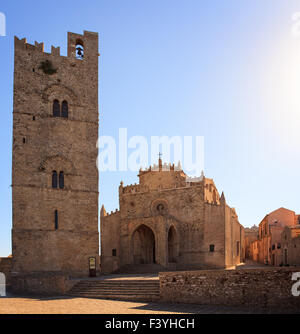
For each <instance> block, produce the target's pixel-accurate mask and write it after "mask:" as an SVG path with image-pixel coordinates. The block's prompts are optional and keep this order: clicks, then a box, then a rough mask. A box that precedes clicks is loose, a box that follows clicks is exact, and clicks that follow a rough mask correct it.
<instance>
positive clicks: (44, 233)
mask: <svg viewBox="0 0 300 334" xmlns="http://www.w3.org/2000/svg"><path fill="white" fill-rule="evenodd" d="M98 56H99V54H98V34H97V33H93V32H88V31H85V32H84V34H83V35H80V34H74V33H68V54H67V56H66V57H65V56H61V55H60V48H59V47H58V48H55V47H53V46H52V48H51V53H46V52H44V44H43V43H37V42H36V43H35V45H30V44H28V43H27V41H26V39H25V38H24V39H21V40H20V39H18V38H17V37H15V62H14V63H15V65H14V105H13V153H12V154H13V157H12V166H13V167H12V168H13V169H12V200H13V227H12V251H13V263H12V276H13V277H12V278H15V279H16V280H17V278H18V277H19V278H20V277H22V276H24V275H26V274H32V273H42V274H43V275H44V274H45V273H48V272H49V273H50V272H51V273H52V274H53V273H59V274H60V275H61V274H68V275H71V276H83V277H86V276H88V275H89V258H91V257H93V258H95V259H96V267H97V270H99V234H98V169H97V167H96V159H97V154H98V150H97V139H98ZM16 282H17V281H16ZM24 284H25V283H24ZM25 285H26V284H25Z"/></svg>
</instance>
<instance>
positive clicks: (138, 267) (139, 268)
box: [118, 263, 166, 274]
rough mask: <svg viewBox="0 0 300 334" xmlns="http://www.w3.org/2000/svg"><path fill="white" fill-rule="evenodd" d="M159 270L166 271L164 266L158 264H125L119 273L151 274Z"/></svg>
mask: <svg viewBox="0 0 300 334" xmlns="http://www.w3.org/2000/svg"><path fill="white" fill-rule="evenodd" d="M160 271H166V268H165V267H163V266H161V265H159V264H154V263H153V264H127V265H125V266H123V267H122V268H121V269H120V270H118V272H119V273H126V274H151V273H159V272H160Z"/></svg>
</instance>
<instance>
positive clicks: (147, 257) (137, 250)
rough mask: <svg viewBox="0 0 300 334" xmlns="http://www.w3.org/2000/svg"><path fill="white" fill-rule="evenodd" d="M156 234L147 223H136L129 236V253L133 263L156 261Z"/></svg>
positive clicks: (152, 262) (151, 262)
mask: <svg viewBox="0 0 300 334" xmlns="http://www.w3.org/2000/svg"><path fill="white" fill-rule="evenodd" d="M157 253H158V252H157V235H156V233H155V231H154V230H153V228H152V227H151V226H150V225H149V224H147V223H144V222H143V223H141V224H138V225H137V226H136V227H135V229H134V230H133V232H132V233H131V236H130V254H131V263H133V264H136V265H138V264H154V263H157Z"/></svg>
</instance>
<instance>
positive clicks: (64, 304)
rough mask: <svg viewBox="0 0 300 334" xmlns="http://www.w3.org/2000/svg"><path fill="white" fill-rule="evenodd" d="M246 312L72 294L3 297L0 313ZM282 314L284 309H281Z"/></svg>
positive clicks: (211, 306) (257, 311)
mask: <svg viewBox="0 0 300 334" xmlns="http://www.w3.org/2000/svg"><path fill="white" fill-rule="evenodd" d="M171 313H172V314H246V313H252V314H255V313H258V314H259V313H270V312H266V311H264V312H262V311H259V310H253V309H252V310H249V309H246V308H242V307H240V308H239V307H238V308H236V307H225V306H215V305H194V304H165V303H142V302H125V301H115V300H103V299H90V298H72V297H51V298H47V297H41V298H33V297H14V296H12V295H8V296H7V297H2V298H1V297H0V314H171ZM278 313H280V312H278Z"/></svg>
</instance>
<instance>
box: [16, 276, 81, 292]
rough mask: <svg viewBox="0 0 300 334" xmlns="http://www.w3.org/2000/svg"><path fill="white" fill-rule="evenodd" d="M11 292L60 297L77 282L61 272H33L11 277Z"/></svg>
mask: <svg viewBox="0 0 300 334" xmlns="http://www.w3.org/2000/svg"><path fill="white" fill-rule="evenodd" d="M11 282H12V291H13V293H16V294H30V295H48V296H54V295H57V296H61V295H64V294H65V293H67V292H68V291H69V290H70V289H71V288H72V287H73V285H75V284H76V283H77V282H78V280H70V279H69V277H68V276H65V275H64V274H63V273H61V272H47V273H45V272H34V273H31V274H23V275H17V276H14V275H12V277H11Z"/></svg>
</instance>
